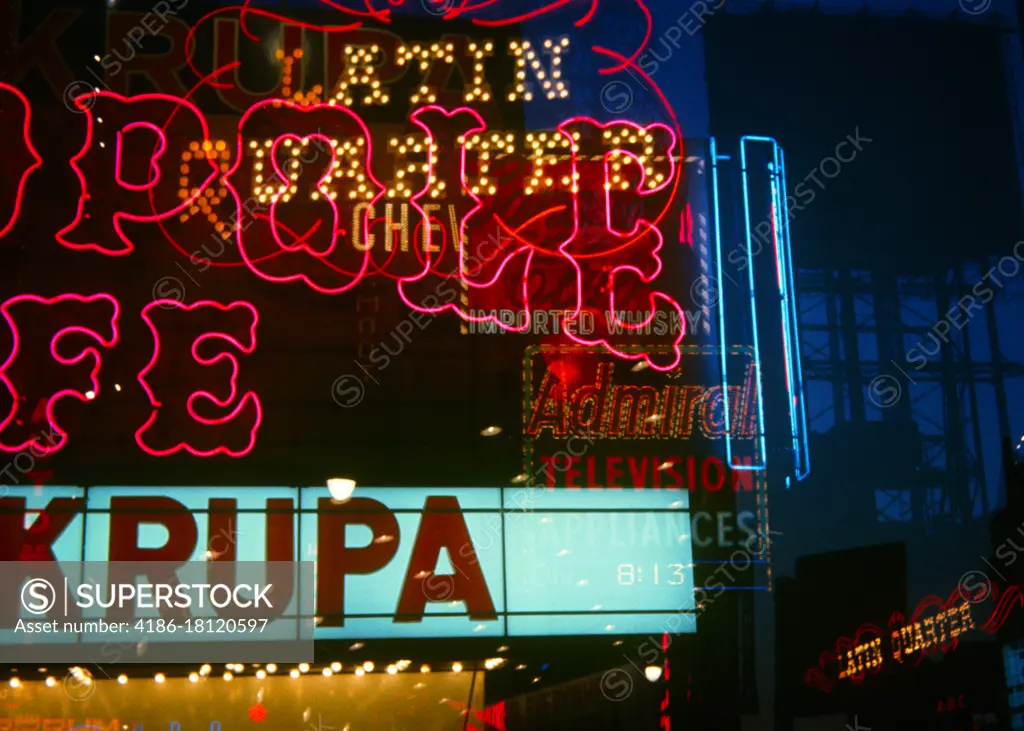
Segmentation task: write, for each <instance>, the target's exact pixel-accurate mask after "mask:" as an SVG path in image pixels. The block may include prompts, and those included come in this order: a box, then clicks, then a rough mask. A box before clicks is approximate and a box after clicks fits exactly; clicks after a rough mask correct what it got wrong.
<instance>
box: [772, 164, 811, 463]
mask: <svg viewBox="0 0 1024 731" xmlns="http://www.w3.org/2000/svg"><path fill="white" fill-rule="evenodd" d="M777 150H778V168H779V180H780V181H781V184H782V195H783V196H785V194H786V190H787V188H786V156H785V154H784V152H783V150H782V148H781V147H777ZM783 200H785V198H783ZM783 221H784V225H785V228H784V231H785V235H784V237H783V258H784V259H785V263H786V272H785V277H786V287H787V289H788V291H789V292H790V298H789V310H790V318H789V321H790V323H791V325H790V326H791V328H792V331H791V342H792V353H793V354H792V358H791V359H790V362H791V363H793V366H794V368H793V376H794V379H795V382H794V383H793V386H792V390H791V391H790V397H791V398H792V399H797V407H798V410H799V412H800V415H799V436H798V438H797V439H795V440H794V446H797V447H798V449H797V451H796V479H797V481H798V482H799V481H800V480H803V479H804V478H805V477H807V475H809V474H810V472H811V450H810V445H809V444H808V443H807V438H808V434H807V403H806V400H805V399H804V368H803V363H802V362H801V359H800V320H799V318H798V312H797V302H796V285H795V284H794V280H793V248H792V247H791V246H790V241H789V210H788V209H786V212H785V215H784V216H783ZM801 468H802V469H801Z"/></svg>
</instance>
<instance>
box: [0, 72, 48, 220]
mask: <svg viewBox="0 0 1024 731" xmlns="http://www.w3.org/2000/svg"><path fill="white" fill-rule="evenodd" d="M12 97H13V98H12ZM31 121H32V106H31V105H30V104H29V103H28V99H26V98H25V95H24V94H22V93H21V92H20V91H18V90H17V89H15V88H14V87H13V86H10V85H9V84H4V83H0V140H3V141H4V143H5V149H4V166H5V168H6V169H7V173H6V174H5V175H4V176H2V177H0V238H3V236H4V235H5V234H6V233H7V232H8V231H10V230H11V228H13V226H14V223H15V221H17V220H18V213H20V212H21V199H22V196H23V195H24V194H25V184H26V183H27V182H28V176H29V175H31V174H32V171H33V170H35V169H36V168H38V167H39V166H41V165H42V164H43V160H42V158H41V157H39V153H37V152H36V148H35V147H34V146H33V145H32V130H31ZM15 140H17V142H15Z"/></svg>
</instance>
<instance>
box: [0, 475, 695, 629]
mask: <svg viewBox="0 0 1024 731" xmlns="http://www.w3.org/2000/svg"><path fill="white" fill-rule="evenodd" d="M47 489H48V491H49V493H48V494H47V495H45V496H43V495H36V494H35V491H34V489H33V488H13V491H12V493H11V494H10V495H9V496H7V497H4V498H0V521H2V527H3V530H2V531H0V533H3V534H4V535H5V536H7V537H8V539H7V540H5V541H4V542H3V543H2V544H0V550H2V552H0V560H2V561H18V560H22V561H25V563H24V566H25V567H26V569H25V570H28V568H29V567H31V565H32V564H31V562H32V561H33V560H38V561H54V560H55V561H58V562H73V561H81V560H85V561H97V562H106V561H128V560H147V561H174V562H182V561H294V560H302V561H316V579H315V584H316V596H315V603H316V613H317V614H316V616H318V617H320V620H319V621H318V624H317V627H316V630H315V636H316V638H317V639H332V638H349V637H360V638H375V637H476V636H483V637H486V636H494V637H499V636H529V635H598V634H615V635H623V634H641V633H648V632H657V631H662V630H663V629H664V627H666V626H673V627H678V629H676V630H673V631H678V632H694V631H695V630H696V619H695V616H694V614H693V611H694V609H695V604H694V578H693V555H692V551H691V547H690V540H689V538H690V530H689V528H690V526H689V523H690V516H689V512H688V510H687V506H688V499H687V495H686V494H685V493H683V494H679V493H670V492H663V493H657V492H646V493H639V494H633V493H622V494H619V495H617V496H614V495H612V496H610V495H600V496H598V495H594V496H586V495H580V494H574V493H572V492H570V491H562V490H555V491H546V490H537V489H536V488H527V487H524V488H519V489H516V488H359V489H358V490H357V492H356V495H355V496H354V497H353V498H351V499H350V500H349V501H347V502H345V503H343V504H337V503H335V502H334V501H332V500H331V498H330V497H329V494H328V492H327V489H326V488H313V487H304V488H294V487H276V488H243V487H236V488H228V487H216V488H215V487H209V488H203V487H193V488H184V487H180V488H175V487H170V488H167V487H162V488H145V487H90V488H77V487H53V488H47ZM666 623H668V624H666Z"/></svg>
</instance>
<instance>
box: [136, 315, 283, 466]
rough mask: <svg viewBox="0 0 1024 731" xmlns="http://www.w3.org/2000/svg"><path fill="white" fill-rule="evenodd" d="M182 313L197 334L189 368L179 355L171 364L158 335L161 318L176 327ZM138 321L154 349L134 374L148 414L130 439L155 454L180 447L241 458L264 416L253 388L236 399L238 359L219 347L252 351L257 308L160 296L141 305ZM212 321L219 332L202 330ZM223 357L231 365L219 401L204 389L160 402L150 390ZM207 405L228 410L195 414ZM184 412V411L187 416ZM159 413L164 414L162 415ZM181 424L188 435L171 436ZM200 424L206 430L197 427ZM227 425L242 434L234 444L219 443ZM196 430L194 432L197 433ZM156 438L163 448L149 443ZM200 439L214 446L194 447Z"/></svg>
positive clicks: (202, 372) (252, 443)
mask: <svg viewBox="0 0 1024 731" xmlns="http://www.w3.org/2000/svg"><path fill="white" fill-rule="evenodd" d="M183 316H184V317H185V319H186V321H188V322H191V323H194V324H195V326H196V327H195V331H196V332H201V333H202V334H201V335H198V336H197V337H195V338H194V339H193V340H192V344H191V347H190V352H191V355H192V360H193V363H194V366H193V367H189V365H191V364H189V365H186V363H187V360H184V359H181V360H179V361H177V362H174V361H173V360H172V358H173V356H174V355H175V353H174V352H173V351H172V352H171V354H170V357H169V356H168V354H167V352H166V351H167V350H168V348H167V346H166V345H164V344H163V343H162V341H161V339H160V330H161V326H160V322H161V321H162V322H163V323H166V321H167V319H168V318H172V317H173V319H174V320H175V327H176V328H178V327H180V325H181V321H182V319H183ZM142 319H143V320H144V321H145V323H146V324H147V325H148V326H149V329H150V331H151V332H152V333H153V340H154V347H153V357H152V358H151V359H150V361H149V363H148V364H147V365H146V367H145V368H143V369H142V372H141V373H139V384H140V385H141V386H142V388H143V390H144V391H145V392H146V395H147V396H148V397H149V402H150V404H152V406H153V413H152V414H151V415H150V417H149V419H147V420H146V423H145V424H143V425H142V426H141V427H139V430H138V431H137V432H135V441H136V442H137V443H138V445H139V446H140V447H141V448H142V449H143V451H145V452H147V453H148V454H151V455H153V456H157V457H163V456H165V455H168V454H174V453H175V452H178V451H180V450H185V451H187V452H188V453H189V454H192V455H195V456H197V457H210V456H212V455H215V454H226V455H229V456H231V457H242V456H245V455H246V454H248V453H249V452H251V451H252V448H253V447H254V446H255V445H256V431H257V430H258V429H259V427H260V422H261V421H262V420H263V412H262V409H261V407H260V399H259V397H258V396H257V395H256V394H255V393H254V392H252V391H246V392H245V393H244V394H243V395H242V397H241V398H240V399H238V400H237V402H236V394H237V392H238V388H237V380H238V360H237V359H236V358H235V356H233V355H232V354H231V353H229V352H226V350H225V348H224V345H225V344H226V345H229V346H231V347H232V348H235V349H237V350H240V351H241V352H243V353H245V354H246V355H249V354H251V353H252V352H253V350H255V348H256V325H257V323H258V322H259V315H257V313H256V308H255V307H253V306H252V305H251V304H249V303H248V302H232V303H231V304H230V305H221V304H218V303H217V302H207V301H204V302H196V303H195V304H191V305H184V304H182V303H180V302H178V301H177V300H168V299H164V300H155V301H153V302H150V303H149V304H148V305H146V306H145V308H143V310H142ZM154 319H155V320H156V321H154ZM211 321H212V322H213V323H215V324H216V325H217V326H218V327H222V328H224V330H223V331H219V332H218V331H210V330H207V329H206V328H207V327H208V325H209V323H211ZM228 331H231V332H242V333H244V336H243V337H242V340H241V341H239V340H238V339H236V338H234V337H233V336H231V335H229V334H228ZM208 343H209V344H208ZM181 345H182V343H177V344H175V345H172V346H171V347H172V348H173V347H179V348H180V347H181ZM217 345H219V346H220V347H217ZM200 349H202V350H203V351H205V352H210V351H212V350H219V351H220V352H217V353H216V355H213V356H212V357H205V356H203V355H200V352H199V351H200ZM162 356H163V357H162ZM222 360H227V361H228V363H230V364H231V378H230V379H229V380H228V388H227V394H226V395H225V397H224V398H223V399H220V398H217V396H216V395H214V394H213V393H210V392H209V391H203V390H200V391H195V392H194V393H192V395H190V396H189V397H188V398H187V399H186V400H185V401H184V402H179V403H169V402H168V403H165V402H161V401H159V400H158V399H157V396H156V393H155V392H154V386H155V385H156V384H159V385H168V384H171V383H174V382H176V381H181V380H185V381H186V382H191V381H192V380H193V378H198V377H202V376H203V375H207V374H208V373H209V371H208V370H207V369H205V368H203V366H211V365H214V364H216V363H218V362H220V361H222ZM195 366H198V367H195ZM189 371H194V373H195V375H194V376H192V374H191V373H189ZM190 376H192V377H190ZM207 377H208V375H207ZM211 406H213V407H215V408H216V409H228V410H227V412H226V413H223V414H221V415H219V416H214V417H206V416H202V415H201V414H200V413H199V412H198V408H203V409H205V410H207V411H209V410H210V407H211ZM185 415H187V417H188V418H187V419H186V418H185ZM161 416H163V417H166V418H164V419H161V418H160V417H161ZM183 424H187V425H188V426H189V427H190V428H189V433H188V434H187V435H183V434H176V433H175V430H176V429H177V430H180V429H181V427H182V425H183ZM199 425H202V426H203V427H206V428H205V429H200V427H199ZM226 426H230V427H231V431H232V432H233V434H238V435H241V439H237V438H236V439H234V440H233V441H237V442H239V444H238V445H237V448H232V447H229V446H224V445H223V444H219V443H218V442H219V441H220V440H221V439H222V438H226V437H223V436H222V435H223V434H224V432H225V427H226ZM197 432H198V433H199V436H197ZM156 441H160V442H163V443H165V444H166V445H168V446H162V447H158V446H154V442H156ZM201 441H206V442H211V443H214V444H216V446H213V447H209V446H208V445H207V446H202V445H200V446H195V444H196V443H197V442H201Z"/></svg>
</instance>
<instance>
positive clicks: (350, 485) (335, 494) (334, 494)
mask: <svg viewBox="0 0 1024 731" xmlns="http://www.w3.org/2000/svg"><path fill="white" fill-rule="evenodd" d="M355 489H356V481H355V480H348V479H344V478H341V477H332V478H331V479H329V480H328V481H327V491H328V492H330V493H331V498H332V499H334V500H336V501H338V502H339V503H343V502H345V501H346V500H348V499H349V498H350V497H352V493H353V492H355Z"/></svg>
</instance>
